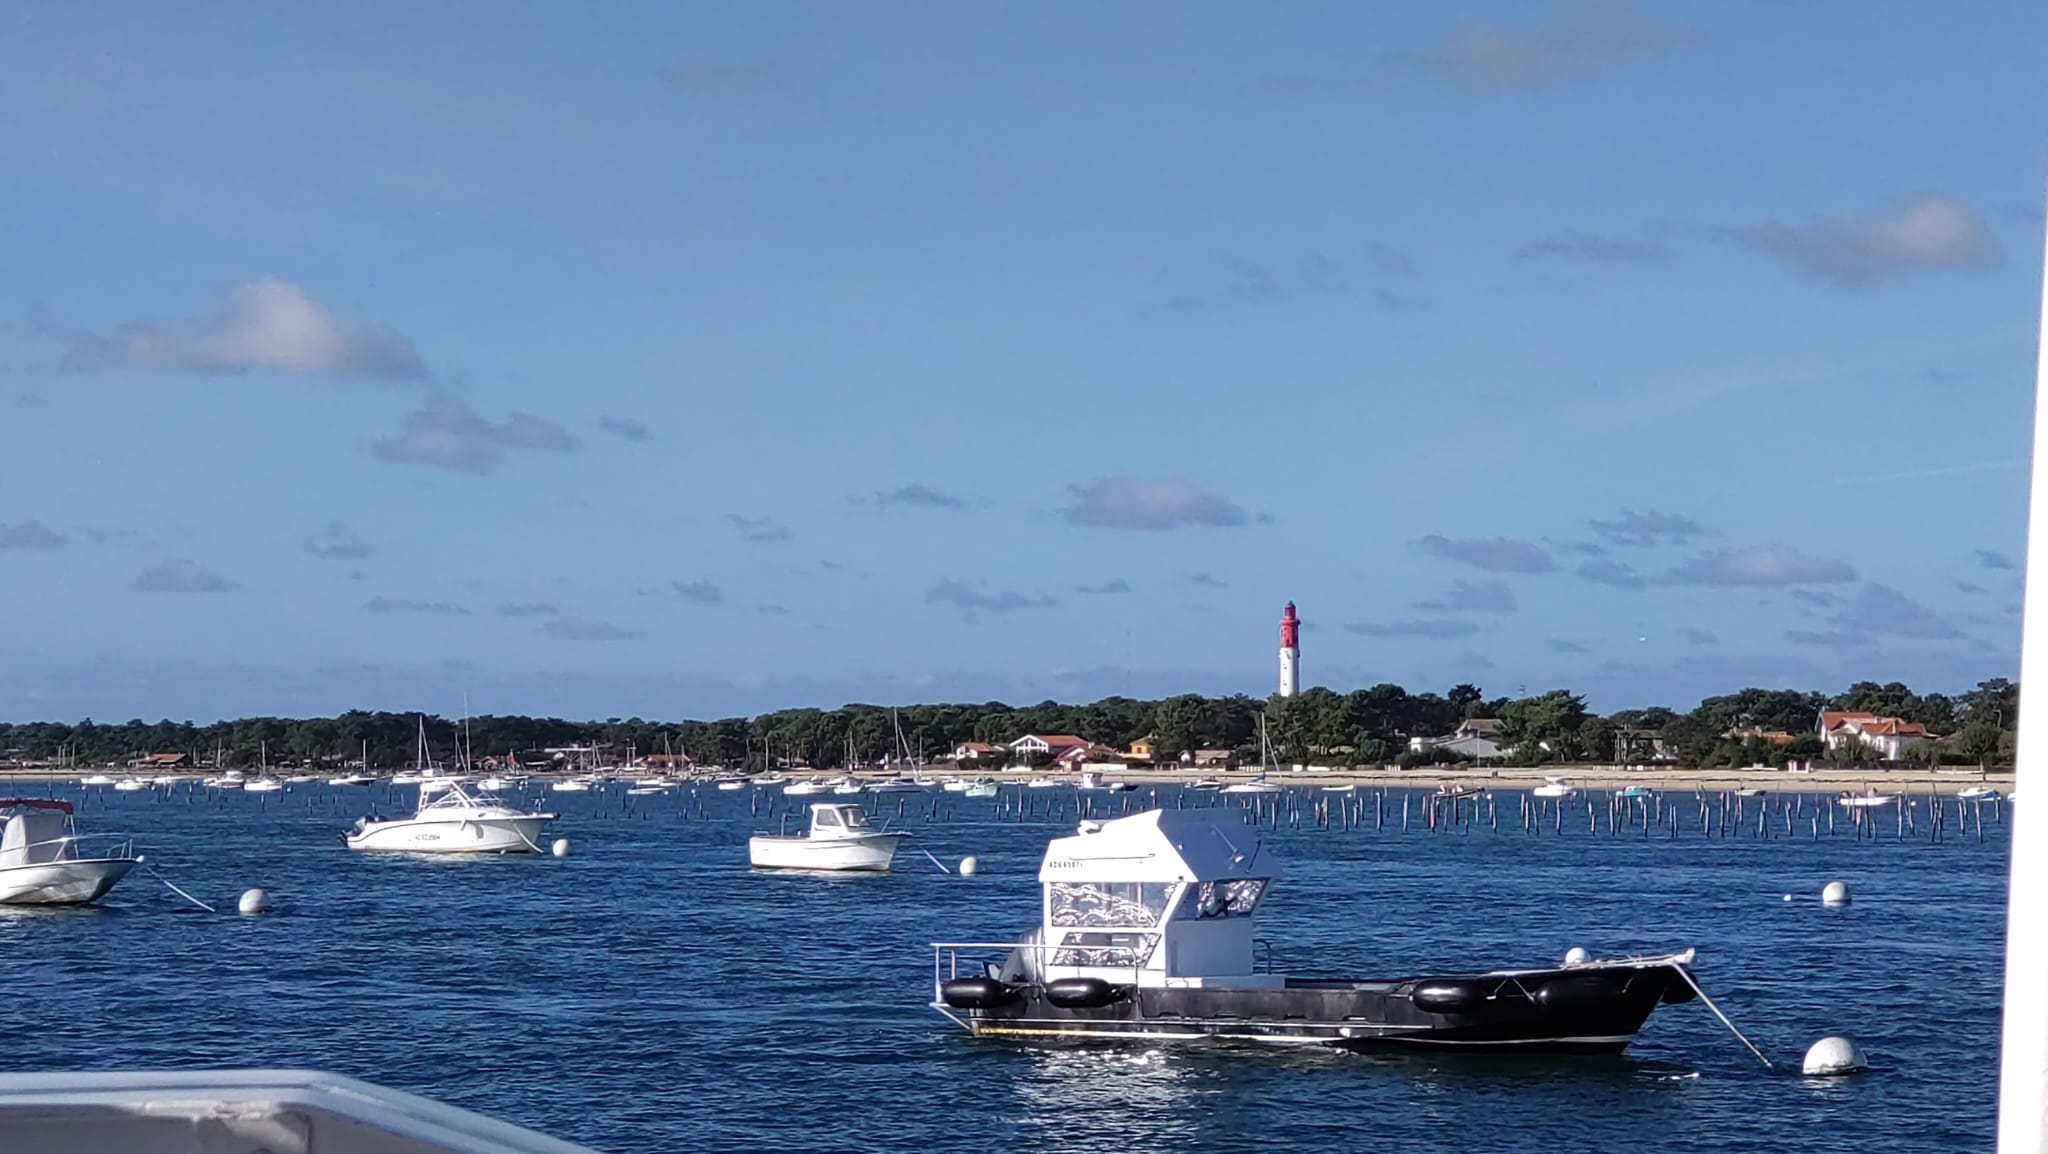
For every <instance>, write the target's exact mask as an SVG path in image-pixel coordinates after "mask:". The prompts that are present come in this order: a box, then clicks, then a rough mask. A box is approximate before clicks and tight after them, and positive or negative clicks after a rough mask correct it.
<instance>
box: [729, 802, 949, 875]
mask: <svg viewBox="0 0 2048 1154" xmlns="http://www.w3.org/2000/svg"><path fill="white" fill-rule="evenodd" d="M909 836H910V835H909V834H907V833H890V832H888V831H886V830H879V829H876V828H875V827H874V826H872V825H870V824H868V815H867V811H865V810H863V809H861V807H859V806H857V805H826V804H821V805H813V806H812V807H811V828H810V830H809V831H808V832H807V833H802V834H796V835H791V836H782V835H776V834H755V835H754V836H753V837H750V838H748V839H747V861H748V863H749V864H751V865H753V866H754V868H756V869H783V870H867V871H872V872H881V871H885V870H887V869H888V868H889V863H890V862H891V861H893V860H894V859H895V857H896V847H897V846H899V845H901V844H902V843H903V839H904V838H907V837H909Z"/></svg>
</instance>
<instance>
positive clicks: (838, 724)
mask: <svg viewBox="0 0 2048 1154" xmlns="http://www.w3.org/2000/svg"><path fill="white" fill-rule="evenodd" d="M2018 706H2019V687H2018V686H2016V685H2014V684H2013V683H2012V682H2010V681H2007V680H2004V679H2002V678H2001V679H1995V680H1991V681H1986V682H1983V683H1982V684H1980V685H1978V686H1977V688H1975V689H1973V690H1971V691H1969V692H1967V693H1964V694H1961V695H1958V696H1955V697H1950V696H1947V695H1944V694H1939V693H1932V694H1926V695H1921V694H1917V693H1915V692H1913V691H1912V690H1911V689H1909V688H1908V687H1906V686H1905V685H1903V684H1900V683H1898V682H1892V683H1889V684H1878V683H1876V682H1869V681H1864V682H1858V683H1856V684H1855V685H1852V686H1850V687H1849V688H1848V689H1847V690H1845V691H1844V692H1842V693H1839V694H1835V695H1834V696H1828V695H1825V694H1820V693H1809V692H1801V691H1797V690H1788V689H1744V690H1742V691H1740V692H1737V693H1730V694H1725V695H1722V696H1718V697H1709V698H1707V699H1706V700H1704V701H1702V702H1700V703H1699V705H1698V706H1697V707H1695V708H1694V709H1693V710H1691V711H1690V712H1688V713H1678V712H1676V711H1674V710H1671V709H1667V708H1664V707H1662V706H1653V707H1649V708H1645V709H1628V710H1622V711H1620V712H1618V713H1615V714H1612V715H1610V716H1607V717H1600V716H1597V715H1595V714H1593V713H1591V712H1590V711H1588V710H1587V708H1586V703H1585V699H1584V698H1582V697H1580V696H1579V695H1577V694H1574V693H1571V692H1570V691H1568V690H1563V689H1555V690H1550V691H1548V692H1545V693H1540V694H1537V695H1535V696H1531V697H1522V698H1516V699H1509V698H1492V699H1489V698H1487V697H1486V695H1485V694H1484V693H1483V692H1482V691H1481V690H1480V689H1479V688H1478V687H1477V686H1474V685H1459V686H1456V687H1454V688H1452V689H1451V690H1450V691H1449V692H1448V693H1443V694H1437V693H1410V692H1409V691H1408V690H1406V689H1404V688H1402V687H1401V686H1399V685H1393V684H1383V685H1375V686H1372V687H1370V688H1366V689H1356V690H1353V691H1351V692H1349V693H1343V694H1339V693H1336V692H1334V691H1332V690H1329V689H1324V688H1321V687H1317V688H1313V689H1310V690H1307V691H1306V692H1303V693H1301V694H1300V695H1298V696H1295V697H1291V698H1274V699H1272V700H1270V701H1261V700H1259V699H1257V698H1253V697H1246V696H1243V695H1237V696H1231V697H1202V696H1199V695H1197V694H1183V695H1181V696H1178V697H1169V698H1166V699H1165V700H1163V701H1138V700H1134V699H1132V698H1128V697H1108V698H1104V699H1103V700H1101V701H1096V702H1091V703H1088V704H1082V705H1063V704H1061V703H1059V702H1055V701H1043V702H1040V703H1038V704H1036V705H1026V706H1010V705H1005V704H1003V703H1002V702H997V701H991V702H983V703H980V704H965V703H961V704H940V705H910V706H901V707H896V708H891V707H887V706H880V705H860V704H855V705H846V706H842V707H840V708H838V709H832V710H823V709H785V710H779V711H777V712H774V713H764V714H762V715H761V716H759V717H754V718H742V717H728V718H723V719H720V720H716V721H680V722H661V721H649V720H644V719H641V718H637V717H633V718H611V719H608V720H605V721H564V720H562V719H560V718H546V717H477V718H472V719H470V721H469V722H468V725H469V733H470V744H471V748H472V749H473V750H474V751H475V753H476V754H477V755H478V756H483V755H487V754H505V753H518V754H519V755H520V756H521V758H522V760H530V759H531V756H532V754H533V753H534V751H538V750H542V749H547V748H551V747H561V746H570V745H585V746H587V745H603V746H606V747H608V751H609V753H610V754H612V755H614V756H621V757H622V756H625V755H626V754H627V753H629V752H632V753H639V754H646V753H660V752H674V753H687V754H689V755H690V756H692V757H695V758H696V759H698V760H699V761H702V762H706V763H717V764H724V765H748V766H752V767H755V768H759V767H761V766H764V765H769V764H774V763H777V762H798V763H803V764H808V765H813V766H818V767H821V768H829V767H833V766H837V765H840V764H843V763H845V762H846V761H848V760H855V761H863V762H869V761H875V760H878V759H881V758H884V757H888V756H891V755H892V754H895V753H898V752H902V751H905V750H907V751H908V752H909V753H910V754H912V755H914V756H920V757H922V758H924V759H927V760H931V759H936V758H938V757H941V756H943V755H945V754H947V753H949V752H950V751H951V750H952V749H953V748H954V747H955V746H957V745H959V744H960V743H961V742H965V741H980V742H987V743H990V744H1003V743H1006V742H1008V741H1010V740H1012V739H1014V738H1016V737H1018V736H1020V735H1022V734H1025V733H1032V732H1036V733H1072V734H1076V735H1079V736H1081V737H1084V738H1087V739H1088V740H1090V741H1095V742H1099V743H1101V744H1103V745H1110V746H1116V747H1124V746H1127V745H1128V744H1129V743H1131V742H1132V741H1135V740H1137V739H1138V738H1141V737H1146V736H1150V737H1151V738H1152V741H1153V748H1154V752H1155V756H1156V757H1157V758H1158V759H1159V760H1161V761H1170V760H1173V759H1176V758H1178V757H1179V756H1180V755H1181V754H1183V753H1187V752H1192V751H1194V750H1198V749H1228V750H1233V751H1236V752H1237V753H1238V754H1239V756H1240V758H1241V759H1243V760H1246V761H1256V760H1258V759H1259V757H1260V756H1261V753H1260V722H1261V719H1262V718H1263V719H1264V722H1265V727H1266V739H1267V740H1268V741H1269V742H1270V744H1271V747H1272V755H1273V757H1274V759H1275V760H1277V761H1282V762H1290V763H1292V762H1304V761H1316V762H1321V763H1324V764H1333V765H1381V764H1386V763H1388V762H1391V761H1394V760H1396V759H1401V760H1403V761H1404V762H1407V763H1411V764H1412V763H1426V762H1428V761H1430V760H1432V759H1433V758H1432V755H1429V754H1415V753H1411V752H1410V751H1409V739H1410V738H1411V737H1418V736H1434V735H1438V734H1445V733H1449V732H1450V731H1452V730H1454V729H1456V728H1457V726H1458V724H1459V723H1460V722H1462V721H1464V720H1465V719H1467V718H1472V717H1494V718H1498V719H1499V720H1500V723H1501V731H1500V741H1501V746H1502V749H1503V750H1504V754H1505V755H1504V760H1506V761H1509V762H1511V763H1513V764H1523V765H1536V764H1545V763H1549V762H1572V761H1593V762H1603V761H1609V760H1612V759H1614V758H1615V757H1616V756H1617V751H1618V750H1619V749H1620V747H1621V746H1622V745H1623V744H1625V743H1626V742H1627V741H1628V740H1630V739H1631V738H1632V737H1634V738H1638V739H1639V738H1640V737H1641V735H1643V734H1645V733H1654V734H1657V735H1659V736H1660V737H1661V740H1662V742H1663V747H1664V748H1665V749H1666V750H1667V751H1668V752H1669V753H1670V755H1671V756H1672V757H1673V758H1675V759H1676V760H1678V761H1680V762H1682V763H1685V764H1692V765H1748V764H1751V763H1755V762H1763V763H1775V762H1781V761H1783V760H1785V759H1786V758H1788V757H1806V758H1813V757H1819V756H1821V748H1820V742H1819V739H1818V738H1817V737H1815V736H1814V725H1815V722H1816V720H1817V718H1818V716H1819V714H1820V711H1821V710H1822V709H1867V710H1870V711H1872V712H1875V713H1883V714H1890V715H1896V716H1899V717H1903V718H1905V719H1906V720H1909V721H1917V722H1920V723H1921V724H1923V725H1926V726H1927V727H1928V728H1929V729H1930V730H1931V731H1933V732H1935V733H1937V734H1946V735H1950V736H1949V737H1948V739H1947V740H1945V741H1942V742H1939V743H1934V744H1931V745H1929V746H1928V747H1926V749H1925V750H1924V751H1923V756H1926V757H1931V758H1941V759H1944V760H1948V761H1952V762H1957V763H1964V764H1968V763H1975V764H1992V763H2004V762H2009V761H2010V759H2011V756H2012V748H2013V727H2014V725H2015V723H2016V720H2017V716H2018ZM426 724H427V731H428V738H429V741H430V742H431V744H432V746H433V748H434V750H435V752H436V753H437V755H439V756H441V757H443V758H446V757H448V756H449V755H450V753H451V751H452V750H453V748H454V745H455V735H456V731H457V729H458V727H459V725H460V723H459V722H455V721H451V720H449V719H446V718H440V717H432V716H430V717H428V718H427V719H426ZM418 725H419V720H418V718H417V716H416V715H414V714H410V713H368V712H362V711H352V712H349V713H344V714H342V715H340V716H339V717H317V718H278V717H252V718H242V719H240V720H235V721H221V722H216V723H213V724H211V725H194V724H193V723H191V722H174V721H169V720H162V721H156V722H147V721H143V720H141V719H139V718H138V719H136V720H133V721H128V722H124V723H122V724H119V725H106V724H102V723H98V722H94V721H93V720H91V719H89V718H88V719H86V720H84V721H81V722H78V723H77V724H75V725H67V724H62V723H56V722H29V723H25V724H18V725H5V724H0V759H22V760H37V761H42V760H48V759H51V758H55V757H58V756H60V755H69V756H71V757H74V758H75V759H76V760H77V761H79V762H80V763H81V764H92V765H103V764H109V763H116V762H122V761H126V760H128V759H130V758H132V757H135V756H137V755H139V754H143V753H151V752H167V751H180V752H188V753H191V754H193V755H194V757H195V758H196V759H198V760H200V761H202V762H211V761H212V760H213V759H214V754H215V751H216V750H219V751H220V755H221V759H222V761H223V763H224V764H227V765H253V764H255V763H256V761H257V760H258V758H259V757H260V756H262V755H264V754H265V753H266V752H267V754H268V756H269V758H270V760H271V762H272V763H273V764H278V765H286V764H307V763H320V764H338V763H340V762H342V761H345V760H351V759H353V758H355V757H357V756H359V754H360V752H361V751H362V750H364V749H367V750H368V753H369V758H370V762H371V764H373V765H378V766H392V765H399V764H403V763H405V762H407V761H409V760H410V759H411V757H412V754H413V748H414V743H415V734H416V732H417V727H418ZM1745 730H1747V731H1759V730H1762V731H1769V730H1781V731H1784V732H1789V733H1792V734H1795V735H1797V740H1795V741H1794V742H1793V743H1792V744H1791V745H1784V744H1773V743H1771V742H1770V741H1768V740H1765V739H1763V738H1760V737H1754V736H1752V737H1748V738H1746V739H1745V738H1734V737H1729V736H1727V735H1728V734H1730V733H1734V732H1738V731H1745ZM899 733H900V735H901V736H900V737H899ZM1631 749H1632V752H1630V753H1629V754H1628V755H1627V756H1629V757H1630V758H1631V759H1634V758H1636V757H1638V756H1642V755H1641V754H1640V747H1639V746H1636V747H1631ZM1439 756H1440V755H1439ZM1841 756H1842V757H1843V758H1844V759H1851V758H1855V757H1860V756H1863V755H1862V754H1861V753H1860V751H1848V752H1844V753H1843V754H1842V755H1841Z"/></svg>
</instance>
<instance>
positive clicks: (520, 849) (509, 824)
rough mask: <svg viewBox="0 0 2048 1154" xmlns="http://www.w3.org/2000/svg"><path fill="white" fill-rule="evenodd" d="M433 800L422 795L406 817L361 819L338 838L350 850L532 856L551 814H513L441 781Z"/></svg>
mask: <svg viewBox="0 0 2048 1154" xmlns="http://www.w3.org/2000/svg"><path fill="white" fill-rule="evenodd" d="M445 784H446V788H444V789H443V790H442V791H441V792H440V794H439V795H438V796H436V797H435V798H434V799H433V800H431V801H429V800H427V798H426V797H425V796H424V795H422V796H421V798H420V807H419V810H418V811H417V812H415V813H414V814H413V816H411V817H406V818H379V817H366V818H360V819H358V820H357V821H356V824H355V827H354V828H353V829H351V830H349V831H348V832H346V833H344V834H342V841H343V842H345V843H346V844H347V845H348V848H350V849H360V850H386V851H394V852H398V853H528V852H533V853H538V852H540V851H541V845H540V839H541V836H542V834H544V833H545V832H546V830H547V824H548V823H549V822H551V821H553V820H554V819H555V815H554V814H551V813H528V812H526V811H524V810H517V809H513V808H512V807H511V806H508V805H506V804H504V803H503V802H501V801H499V800H498V799H497V798H494V797H491V796H490V795H488V794H476V795H472V794H471V793H470V792H469V791H468V790H466V789H464V788H463V787H462V784H461V783H460V782H456V781H446V783H445Z"/></svg>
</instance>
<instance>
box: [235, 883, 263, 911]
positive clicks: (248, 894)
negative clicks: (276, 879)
mask: <svg viewBox="0 0 2048 1154" xmlns="http://www.w3.org/2000/svg"><path fill="white" fill-rule="evenodd" d="M235 908H236V909H238V910H240V911H242V912H243V913H245V914H260V913H262V912H263V911H265V910H267V909H269V908H270V895H269V894H267V893H264V892H263V891H262V890H260V889H256V890H243V891H242V900H241V901H239V902H236V903H235Z"/></svg>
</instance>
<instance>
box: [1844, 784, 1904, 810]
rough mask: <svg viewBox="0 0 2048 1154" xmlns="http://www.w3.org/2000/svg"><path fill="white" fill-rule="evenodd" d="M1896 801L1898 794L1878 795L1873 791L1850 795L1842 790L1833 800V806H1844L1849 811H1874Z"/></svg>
mask: <svg viewBox="0 0 2048 1154" xmlns="http://www.w3.org/2000/svg"><path fill="white" fill-rule="evenodd" d="M1898 800H1899V795H1898V794H1895V793H1879V792H1877V790H1875V789H1872V790H1870V791H1869V792H1868V793H1850V792H1849V791H1848V790H1843V791H1842V793H1841V795H1840V796H1838V797H1836V798H1835V804H1836V805H1841V806H1846V807H1848V808H1850V809H1876V808H1878V807H1879V806H1886V805H1891V804H1893V803H1895V802H1897V801H1898Z"/></svg>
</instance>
